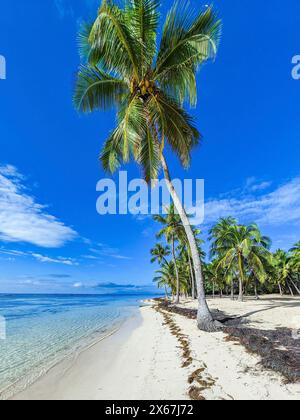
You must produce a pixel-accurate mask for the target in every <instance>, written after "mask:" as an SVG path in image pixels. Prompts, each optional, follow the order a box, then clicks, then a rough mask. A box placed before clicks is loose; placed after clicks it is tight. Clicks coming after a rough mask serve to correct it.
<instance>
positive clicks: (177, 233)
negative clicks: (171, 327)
mask: <svg viewBox="0 0 300 420" xmlns="http://www.w3.org/2000/svg"><path fill="white" fill-rule="evenodd" d="M153 218H154V220H155V221H156V222H159V223H160V224H162V225H163V228H162V229H161V230H160V231H159V232H158V234H157V238H158V239H161V238H162V237H165V239H166V241H167V242H168V243H169V244H171V250H172V256H173V262H174V268H175V273H176V280H177V291H176V301H175V303H179V300H180V279H179V270H178V264H177V256H176V249H175V243H176V242H177V241H179V240H180V238H182V236H183V231H184V229H183V225H182V222H181V219H180V216H179V215H178V214H177V213H176V209H175V206H174V204H171V205H170V207H168V208H167V215H166V216H160V215H156V216H154V217H153Z"/></svg>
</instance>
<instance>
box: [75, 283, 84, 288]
mask: <svg viewBox="0 0 300 420" xmlns="http://www.w3.org/2000/svg"><path fill="white" fill-rule="evenodd" d="M73 287H74V288H75V289H81V288H82V287H83V283H74V284H73Z"/></svg>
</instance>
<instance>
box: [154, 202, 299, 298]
mask: <svg viewBox="0 0 300 420" xmlns="http://www.w3.org/2000/svg"><path fill="white" fill-rule="evenodd" d="M170 211H171V213H172V209H171V208H170V209H169V212H168V215H167V216H166V218H162V217H158V216H157V217H155V220H156V221H158V222H160V223H162V222H164V223H163V224H164V225H165V228H164V229H166V226H167V224H166V220H168V218H169V215H170ZM194 232H195V237H196V238H197V240H198V246H199V248H200V249H199V252H200V254H201V255H202V260H203V274H204V278H205V288H206V293H207V294H211V295H212V296H213V297H215V295H216V293H218V294H219V296H220V297H222V296H223V295H224V294H227V295H230V296H231V298H232V299H234V296H235V295H236V294H237V295H238V299H239V300H240V301H242V300H243V298H244V295H245V294H246V293H247V294H249V295H254V296H255V297H256V298H259V294H262V293H278V292H279V293H280V294H284V293H289V294H291V295H294V294H296V293H297V294H300V243H299V242H298V243H297V244H295V246H294V247H293V248H292V249H291V250H290V251H289V252H286V251H283V250H277V251H276V252H274V253H272V252H271V251H270V247H271V240H270V239H269V238H268V237H267V236H263V235H262V233H261V231H260V229H259V228H258V226H257V225H254V224H253V225H249V226H245V225H241V224H239V223H238V221H237V220H236V219H233V218H231V217H228V218H222V219H220V220H219V221H218V223H217V224H216V225H214V226H213V227H212V228H211V230H210V233H209V241H210V244H209V248H210V257H211V261H206V262H204V259H205V254H204V253H203V251H202V250H201V246H202V245H203V241H201V239H200V237H199V235H200V231H198V230H196V229H195V228H194ZM161 233H162V231H161V232H160V233H159V234H158V237H160V238H161V236H162V234H161ZM165 238H166V240H167V242H169V241H168V236H165ZM172 241H174V242H175V243H177V244H178V246H177V247H174V252H175V254H173V256H172V261H169V260H168V259H167V258H164V259H161V261H160V266H161V268H160V269H159V270H158V271H157V272H156V277H155V279H154V281H155V282H156V283H157V285H158V287H166V289H167V290H169V291H170V293H171V295H173V297H176V298H175V300H174V301H175V302H177V301H178V295H179V296H180V295H181V296H190V297H191V298H195V297H196V291H195V288H194V282H193V276H194V269H193V263H192V260H191V259H190V258H189V255H190V250H189V243H188V241H187V240H186V237H185V234H184V230H183V229H182V227H181V226H180V221H178V223H177V224H176V230H172ZM160 247H163V245H160ZM175 266H177V267H178V270H177V271H178V278H179V280H178V278H177V276H176V270H175Z"/></svg>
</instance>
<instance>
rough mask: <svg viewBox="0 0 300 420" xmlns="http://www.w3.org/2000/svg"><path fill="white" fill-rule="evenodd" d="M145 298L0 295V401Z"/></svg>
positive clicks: (109, 329)
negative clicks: (3, 331)
mask: <svg viewBox="0 0 300 420" xmlns="http://www.w3.org/2000/svg"><path fill="white" fill-rule="evenodd" d="M147 297H148V298H149V296H145V295H143V296H142V295H140V296H137V295H132V296H130V295H118V296H116V295H92V296H91V295H81V296H78V295H0V317H4V318H5V323H6V339H5V340H3V339H0V393H1V394H0V396H1V397H2V398H7V397H8V396H10V395H11V394H12V393H14V392H17V391H19V390H21V389H24V388H25V387H26V386H27V385H28V384H30V383H32V382H33V381H34V380H36V379H37V378H38V377H39V376H40V375H42V374H43V373H45V372H46V371H47V370H48V369H49V368H51V367H52V366H53V365H55V364H56V363H57V362H59V361H61V360H62V359H63V358H64V357H68V356H71V355H74V352H80V351H81V350H83V349H84V348H85V347H86V346H88V345H89V344H91V343H93V342H95V341H96V340H99V339H100V338H101V337H105V336H106V335H108V334H109V333H110V332H112V331H113V330H114V329H117V328H118V327H119V326H120V324H121V323H122V322H123V321H124V319H126V318H127V317H129V316H131V315H132V314H133V313H134V311H137V308H138V306H139V304H140V301H141V300H142V299H145V298H147ZM2 321H3V318H2ZM0 337H1V331H0Z"/></svg>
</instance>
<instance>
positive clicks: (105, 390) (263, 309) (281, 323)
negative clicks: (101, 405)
mask: <svg viewBox="0 0 300 420" xmlns="http://www.w3.org/2000/svg"><path fill="white" fill-rule="evenodd" d="M195 305H196V303H195V302H186V303H185V304H184V307H194V306H195ZM209 305H210V307H211V308H212V309H216V308H217V309H218V310H220V311H222V312H224V313H226V315H228V316H233V315H240V316H242V315H243V316H245V318H243V319H244V321H245V322H246V325H247V327H251V328H257V329H264V330H275V329H276V328H283V327H285V328H291V329H292V328H296V322H297V319H298V318H299V315H300V310H299V309H300V299H299V298H281V297H279V296H271V297H264V298H262V299H261V300H259V301H255V300H253V299H251V300H247V301H246V302H244V303H239V302H236V301H235V302H232V301H231V300H230V299H228V298H223V299H219V298H218V299H215V300H212V299H210V300H209ZM166 316H167V317H168V320H169V322H171V323H172V326H170V325H166V318H165V315H164V314H163V313H162V312H157V311H156V310H155V309H153V307H152V305H151V304H149V306H145V307H142V308H141V310H140V316H138V317H136V318H131V319H129V320H128V321H126V323H125V324H124V325H123V327H122V328H121V329H120V330H119V331H118V332H116V333H115V334H113V335H112V336H110V337H108V338H106V339H104V340H102V341H101V342H99V343H97V344H96V345H94V346H92V347H90V348H89V349H87V350H85V351H84V352H83V353H81V354H80V355H77V356H76V357H75V356H74V358H73V360H65V361H63V362H62V363H60V364H59V365H57V366H56V367H54V368H53V369H52V370H50V371H49V372H48V373H47V374H46V375H45V376H43V377H42V378H41V379H39V380H38V381H37V382H36V383H35V384H33V385H32V386H30V387H29V388H28V389H26V390H25V391H24V392H22V393H21V394H19V395H17V396H15V397H14V399H18V400H25V399H26V400H28V399H29V400H32V399H33V400H49V399H50V400H76V399H85V400H101V399H104V400H105V399H107V400H116V399H118V400H151V399H156V400H168V399H173V400H174V399H178V400H185V399H189V398H190V396H191V388H193V387H194V388H195V387H196V388H197V389H198V390H199V387H200V390H201V398H199V399H207V400H276V399H280V400H292V399H297V400H298V399H300V384H286V383H285V381H284V378H283V377H282V376H281V375H279V374H278V373H275V372H274V371H269V370H267V369H264V368H263V367H262V366H261V365H260V364H259V362H260V357H259V356H256V355H253V354H249V353H248V352H247V351H246V349H245V348H244V347H243V346H242V345H240V344H238V343H235V342H232V341H228V340H226V334H225V333H224V332H218V333H215V334H207V333H203V332H200V331H199V330H198V329H197V326H196V323H195V321H194V320H192V319H188V318H186V317H183V316H182V315H178V314H169V313H168V314H167V315H166ZM174 326H176V331H177V333H176V334H177V335H178V334H179V336H180V337H181V344H182V343H184V342H187V343H188V349H189V351H190V356H189V355H188V353H187V354H186V356H189V358H190V363H189V365H188V366H186V367H182V365H183V362H184V358H183V349H182V345H181V344H180V342H179V341H178V337H176V335H174V334H172V333H171V330H172V328H173V332H174V328H175V327H174Z"/></svg>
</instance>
